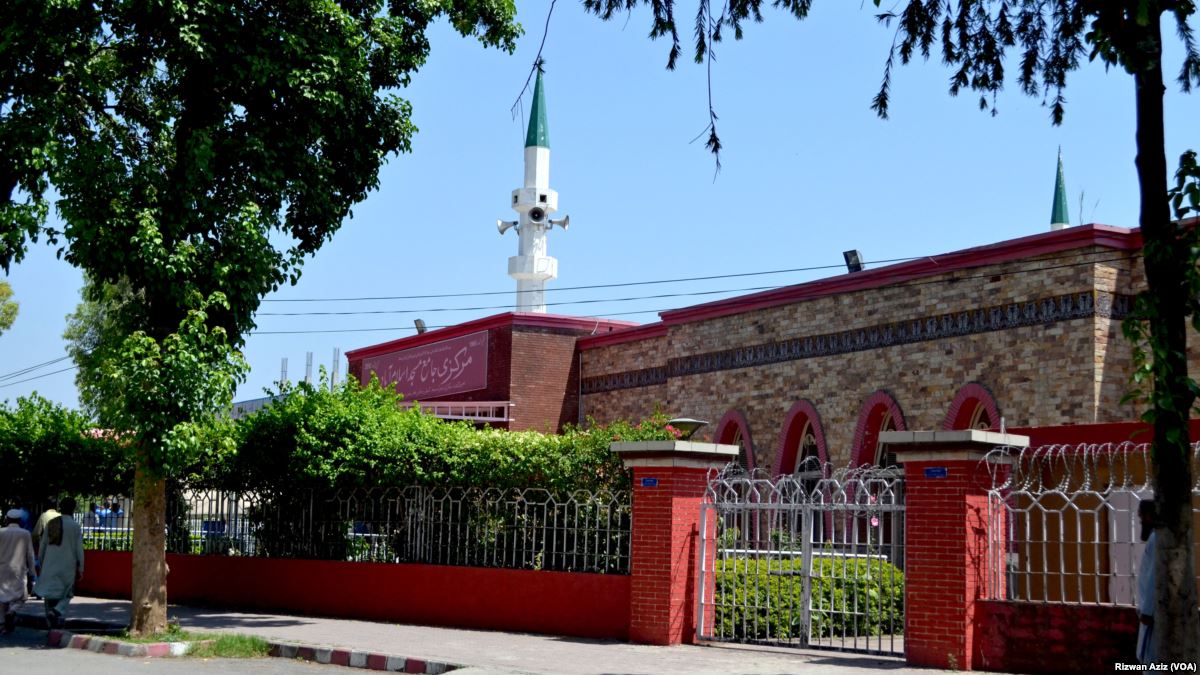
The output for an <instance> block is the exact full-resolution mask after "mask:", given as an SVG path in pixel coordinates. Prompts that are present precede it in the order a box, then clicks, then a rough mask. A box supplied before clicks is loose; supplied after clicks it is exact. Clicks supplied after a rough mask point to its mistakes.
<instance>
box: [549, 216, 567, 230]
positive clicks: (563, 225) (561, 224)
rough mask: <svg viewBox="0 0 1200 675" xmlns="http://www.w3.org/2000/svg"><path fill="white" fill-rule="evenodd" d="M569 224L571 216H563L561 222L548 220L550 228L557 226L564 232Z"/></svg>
mask: <svg viewBox="0 0 1200 675" xmlns="http://www.w3.org/2000/svg"><path fill="white" fill-rule="evenodd" d="M570 224H571V216H563V217H562V220H554V219H551V220H550V226H551V227H554V226H555V225H558V226H559V227H561V228H562V229H564V230H565V229H567V226H568V225H570Z"/></svg>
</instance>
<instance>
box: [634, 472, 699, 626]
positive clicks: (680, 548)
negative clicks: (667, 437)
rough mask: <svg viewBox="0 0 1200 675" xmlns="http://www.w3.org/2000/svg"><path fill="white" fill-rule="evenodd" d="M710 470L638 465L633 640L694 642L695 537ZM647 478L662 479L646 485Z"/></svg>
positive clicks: (635, 514) (636, 479) (635, 477)
mask: <svg viewBox="0 0 1200 675" xmlns="http://www.w3.org/2000/svg"><path fill="white" fill-rule="evenodd" d="M707 475H708V472H707V470H706V469H692V468H679V467H673V468H667V467H635V468H634V470H633V483H634V492H633V541H632V550H631V554H632V557H631V559H630V573H631V578H630V605H629V613H630V614H629V639H630V640H631V641H633V642H640V643H645V644H656V645H675V644H680V643H681V642H688V643H691V642H694V640H695V635H696V602H695V598H696V536H697V533H698V529H697V528H698V522H699V519H700V501H701V499H702V498H703V496H704V488H705V486H706V485H707ZM643 478H657V479H658V484H657V485H656V486H655V487H643V486H642V479H643Z"/></svg>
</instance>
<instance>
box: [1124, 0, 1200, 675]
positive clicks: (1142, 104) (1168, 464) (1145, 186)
mask: <svg viewBox="0 0 1200 675" xmlns="http://www.w3.org/2000/svg"><path fill="white" fill-rule="evenodd" d="M1152 16H1154V19H1152V20H1151V21H1150V22H1149V25H1148V26H1146V28H1145V35H1144V38H1145V40H1144V41H1143V42H1142V45H1149V46H1150V47H1147V51H1148V52H1149V53H1148V54H1147V56H1146V61H1145V62H1143V63H1141V64H1139V65H1140V67H1138V68H1136V69H1135V72H1134V83H1135V85H1136V87H1137V173H1138V182H1139V185H1140V188H1141V209H1140V213H1139V224H1140V225H1141V228H1142V239H1143V242H1144V248H1143V252H1144V258H1143V264H1144V265H1145V270H1146V283H1147V286H1148V289H1149V292H1148V296H1149V299H1150V303H1151V304H1150V307H1151V312H1150V317H1149V328H1150V330H1149V343H1150V348H1151V352H1152V354H1153V357H1152V358H1153V359H1154V361H1153V369H1154V390H1153V399H1152V400H1153V409H1154V447H1153V457H1154V478H1155V481H1154V485H1155V490H1154V501H1155V504H1156V505H1157V506H1158V512H1159V514H1160V524H1159V527H1158V528H1157V536H1156V537H1155V539H1156V540H1157V550H1156V556H1155V561H1156V565H1155V573H1156V585H1157V589H1156V592H1157V596H1158V597H1157V608H1156V611H1155V618H1154V624H1155V630H1154V642H1155V651H1154V653H1155V654H1156V656H1157V660H1158V661H1159V662H1169V663H1182V662H1190V663H1197V662H1200V615H1198V614H1197V594H1196V573H1195V561H1194V559H1193V552H1192V551H1193V549H1192V542H1193V538H1194V535H1193V532H1192V472H1191V443H1190V441H1189V438H1188V415H1189V413H1190V411H1191V407H1192V401H1193V396H1192V393H1191V390H1190V389H1189V387H1188V364H1187V314H1186V309H1187V302H1186V300H1187V266H1188V265H1190V264H1191V252H1190V250H1189V247H1187V246H1185V245H1182V243H1181V242H1180V241H1179V236H1178V233H1177V230H1176V228H1175V226H1173V225H1172V224H1171V211H1170V208H1169V205H1168V203H1167V160H1166V139H1165V135H1164V131H1163V94H1164V93H1165V91H1166V88H1165V86H1164V84H1163V76H1162V59H1161V56H1162V34H1161V27H1160V23H1159V21H1158V15H1157V14H1154V15H1152Z"/></svg>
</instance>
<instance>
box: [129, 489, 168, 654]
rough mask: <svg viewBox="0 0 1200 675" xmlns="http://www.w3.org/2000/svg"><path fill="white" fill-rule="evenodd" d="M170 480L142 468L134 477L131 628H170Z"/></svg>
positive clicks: (150, 630) (148, 631)
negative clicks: (168, 502)
mask: <svg viewBox="0 0 1200 675" xmlns="http://www.w3.org/2000/svg"><path fill="white" fill-rule="evenodd" d="M166 495H167V482H166V481H165V480H163V479H162V478H158V477H155V476H153V475H150V474H148V473H147V472H146V470H145V469H141V468H139V469H138V470H137V471H136V472H135V473H134V477H133V598H132V601H133V604H132V608H131V613H132V614H133V616H132V617H131V622H130V626H129V630H130V632H131V633H132V634H134V635H151V634H154V633H161V632H163V631H165V630H166V629H167V555H166V543H167V537H166V520H167V499H166Z"/></svg>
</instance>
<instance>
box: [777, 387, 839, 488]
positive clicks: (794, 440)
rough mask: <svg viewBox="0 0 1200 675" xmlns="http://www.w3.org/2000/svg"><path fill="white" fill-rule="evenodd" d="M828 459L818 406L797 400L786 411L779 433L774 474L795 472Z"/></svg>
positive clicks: (822, 463) (821, 463) (820, 463)
mask: <svg viewBox="0 0 1200 675" xmlns="http://www.w3.org/2000/svg"><path fill="white" fill-rule="evenodd" d="M827 461H829V454H828V452H827V450H826V446H825V430H824V428H823V427H822V425H821V418H820V416H818V415H817V409H816V407H815V406H813V404H812V403H811V402H810V401H797V402H796V403H795V404H793V405H792V407H791V409H790V410H788V414H787V417H785V418H784V420H783V427H782V428H781V429H780V432H779V451H778V452H777V453H776V455H775V473H776V474H794V473H796V472H798V471H801V470H805V469H806V468H808V467H811V466H812V465H813V464H817V465H824V464H825V463H826V462H827Z"/></svg>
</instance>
